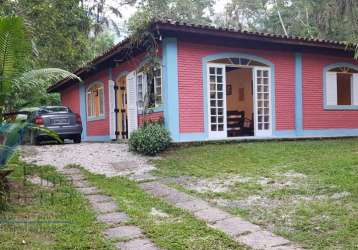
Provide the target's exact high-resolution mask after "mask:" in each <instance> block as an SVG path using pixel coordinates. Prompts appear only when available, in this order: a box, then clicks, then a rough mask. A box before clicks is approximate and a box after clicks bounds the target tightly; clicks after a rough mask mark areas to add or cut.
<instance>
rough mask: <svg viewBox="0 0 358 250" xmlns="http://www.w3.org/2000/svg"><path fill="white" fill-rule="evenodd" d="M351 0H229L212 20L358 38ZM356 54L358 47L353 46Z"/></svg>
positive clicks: (356, 8)
mask: <svg viewBox="0 0 358 250" xmlns="http://www.w3.org/2000/svg"><path fill="white" fill-rule="evenodd" d="M357 20H358V1H355V0H315V1H311V0H251V1H247V0H232V2H230V3H228V4H227V6H226V10H225V14H224V15H223V17H221V16H220V17H217V19H216V23H218V24H220V25H225V26H227V27H231V28H240V29H242V28H243V29H248V30H252V31H263V32H271V33H277V34H285V33H286V32H287V34H288V35H298V36H303V37H309V38H322V39H331V40H339V41H347V42H355V43H357V41H358V33H357V30H358V21H357ZM357 56H358V50H357Z"/></svg>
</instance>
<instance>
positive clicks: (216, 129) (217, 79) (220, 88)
mask: <svg viewBox="0 0 358 250" xmlns="http://www.w3.org/2000/svg"><path fill="white" fill-rule="evenodd" d="M207 78H208V79H207V83H208V119H209V120H208V123H209V124H208V126H209V127H208V131H209V138H210V139H222V138H226V137H227V132H226V126H227V124H226V71H225V65H222V64H212V63H209V64H208V65H207Z"/></svg>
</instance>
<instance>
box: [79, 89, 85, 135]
mask: <svg viewBox="0 0 358 250" xmlns="http://www.w3.org/2000/svg"><path fill="white" fill-rule="evenodd" d="M79 92H80V115H81V120H82V128H83V130H82V135H81V138H82V140H84V141H85V140H86V138H87V112H86V87H85V84H84V83H82V82H81V83H79Z"/></svg>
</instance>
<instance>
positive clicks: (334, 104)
mask: <svg viewBox="0 0 358 250" xmlns="http://www.w3.org/2000/svg"><path fill="white" fill-rule="evenodd" d="M335 68H349V69H352V70H354V71H358V65H353V64H347V63H338V64H332V65H329V66H327V67H326V68H325V70H324V73H323V74H324V75H323V79H324V82H323V95H324V109H328V110H329V109H331V110H332V109H333V110H351V109H357V110H358V73H352V79H351V105H338V81H337V75H338V74H339V73H338V72H334V71H331V70H332V69H335ZM332 81H335V82H332Z"/></svg>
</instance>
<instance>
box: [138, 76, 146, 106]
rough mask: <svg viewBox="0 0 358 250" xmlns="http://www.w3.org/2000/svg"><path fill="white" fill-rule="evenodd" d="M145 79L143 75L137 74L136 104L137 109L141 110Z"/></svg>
mask: <svg viewBox="0 0 358 250" xmlns="http://www.w3.org/2000/svg"><path fill="white" fill-rule="evenodd" d="M144 86H145V78H144V74H143V73H142V72H141V73H138V74H137V103H138V109H140V110H141V109H143V107H144V97H145V88H144Z"/></svg>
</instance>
